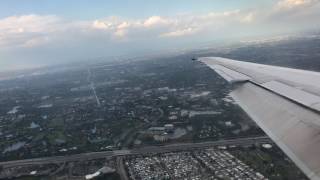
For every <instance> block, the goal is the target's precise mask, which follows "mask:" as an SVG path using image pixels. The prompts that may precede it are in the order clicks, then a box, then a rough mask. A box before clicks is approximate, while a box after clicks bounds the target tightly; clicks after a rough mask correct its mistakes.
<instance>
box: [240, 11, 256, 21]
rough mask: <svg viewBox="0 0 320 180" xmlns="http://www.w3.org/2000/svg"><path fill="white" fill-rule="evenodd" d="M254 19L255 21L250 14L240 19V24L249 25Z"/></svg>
mask: <svg viewBox="0 0 320 180" xmlns="http://www.w3.org/2000/svg"><path fill="white" fill-rule="evenodd" d="M254 19H255V17H254V13H252V12H250V13H248V14H247V15H245V16H244V17H243V18H242V19H241V22H244V23H251V22H253V21H254Z"/></svg>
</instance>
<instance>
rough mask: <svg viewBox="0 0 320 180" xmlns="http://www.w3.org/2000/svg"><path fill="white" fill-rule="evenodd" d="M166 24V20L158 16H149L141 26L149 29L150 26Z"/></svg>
mask: <svg viewBox="0 0 320 180" xmlns="http://www.w3.org/2000/svg"><path fill="white" fill-rule="evenodd" d="M167 23H169V22H168V20H166V19H164V18H162V17H160V16H151V17H149V18H148V19H146V20H145V21H144V23H143V25H144V26H145V27H151V26H158V25H164V24H167Z"/></svg>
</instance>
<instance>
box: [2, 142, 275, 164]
mask: <svg viewBox="0 0 320 180" xmlns="http://www.w3.org/2000/svg"><path fill="white" fill-rule="evenodd" d="M256 143H273V142H272V140H271V139H270V138H269V137H267V136H260V137H248V138H238V139H229V140H219V141H207V142H199V143H177V144H170V145H165V146H148V147H141V148H136V149H131V150H115V151H102V152H90V153H82V154H75V155H69V156H52V157H44V158H35V159H25V160H16V161H7V162H0V166H2V167H3V168H8V167H17V166H25V165H43V164H56V163H64V162H70V161H84V160H92V159H100V158H106V157H116V156H127V155H139V154H149V153H165V152H172V151H184V150H194V149H202V148H207V147H215V146H228V145H229V146H230V145H236V146H239V145H243V146H246V145H251V144H256Z"/></svg>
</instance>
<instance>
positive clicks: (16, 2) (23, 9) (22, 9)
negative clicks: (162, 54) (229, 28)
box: [0, 0, 274, 19]
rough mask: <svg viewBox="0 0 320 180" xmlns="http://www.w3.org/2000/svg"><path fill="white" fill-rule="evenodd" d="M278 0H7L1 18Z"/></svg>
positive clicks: (167, 10) (140, 12) (155, 11)
mask: <svg viewBox="0 0 320 180" xmlns="http://www.w3.org/2000/svg"><path fill="white" fill-rule="evenodd" d="M273 2H274V0H259V1H257V0H227V1H221V0H200V1H199V0H198V1H197V0H117V1H109V0H108V1H101V0H54V1H52V0H3V1H1V6H0V17H6V16H12V15H24V14H42V15H45V14H58V15H60V16H63V17H66V18H71V19H80V18H81V19H92V18H100V17H104V16H124V17H134V18H142V17H147V16H150V15H164V16H169V15H175V14H179V13H203V12H208V11H217V12H219V11H220V12H221V11H228V10H233V9H241V8H252V7H255V6H265V5H270V4H272V3H273Z"/></svg>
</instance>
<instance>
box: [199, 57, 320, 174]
mask: <svg viewBox="0 0 320 180" xmlns="http://www.w3.org/2000/svg"><path fill="white" fill-rule="evenodd" d="M198 60H199V61H200V62H202V63H204V64H206V65H208V66H209V67H210V68H211V69H213V70H215V71H216V72H217V73H218V74H219V75H221V76H222V77H223V78H224V79H226V80H227V81H229V82H230V83H233V84H234V86H233V90H232V92H231V96H232V97H233V98H234V99H235V101H236V102H237V103H238V104H239V105H240V106H241V107H242V108H243V109H244V110H245V111H246V112H247V113H248V115H249V116H250V117H251V118H252V119H253V120H254V121H255V122H256V123H257V124H258V125H259V126H260V127H261V128H262V129H263V130H264V131H265V132H266V133H267V134H268V135H269V136H270V137H271V138H272V139H273V140H274V141H275V143H276V144H277V145H278V146H279V147H280V148H281V149H282V150H283V151H284V152H285V153H286V154H287V155H288V156H289V157H290V158H291V159H292V160H293V161H294V162H295V163H296V164H297V166H298V167H299V168H301V169H302V171H303V172H304V173H305V174H306V175H307V176H308V177H309V178H310V179H312V180H320V73H318V72H312V71H304V70H298V69H291V68H283V67H277V66H269V65H262V64H255V63H249V62H241V61H235V60H231V59H225V58H219V57H203V58H199V59H198Z"/></svg>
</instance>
